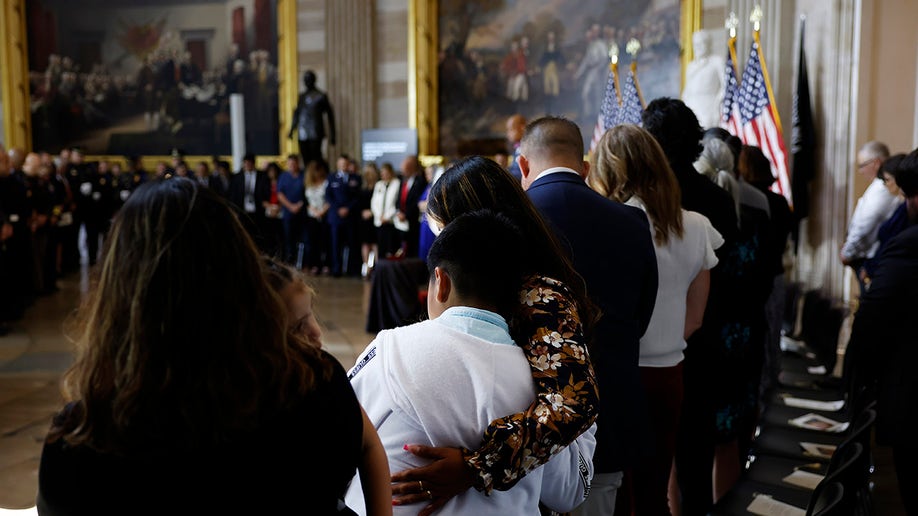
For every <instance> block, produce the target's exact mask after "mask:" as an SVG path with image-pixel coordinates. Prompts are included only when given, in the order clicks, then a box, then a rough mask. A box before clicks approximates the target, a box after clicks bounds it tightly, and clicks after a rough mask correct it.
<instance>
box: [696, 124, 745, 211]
mask: <svg viewBox="0 0 918 516" xmlns="http://www.w3.org/2000/svg"><path fill="white" fill-rule="evenodd" d="M733 167H734V160H733V151H732V150H730V146H729V145H727V143H726V142H724V141H723V140H719V139H717V138H705V140H704V149H702V151H701V155H700V156H698V159H697V160H695V170H697V171H698V173H699V174H702V175H704V176H706V177H707V178H708V179H710V180H711V181H714V182H715V183H716V184H717V186H719V187H721V188H723V189H724V190H726V191H727V193H729V194H730V197H733V206H734V209H735V210H736V218H737V220H739V215H740V186H739V182H738V181H737V180H736V176H735V175H734V174H733Z"/></svg>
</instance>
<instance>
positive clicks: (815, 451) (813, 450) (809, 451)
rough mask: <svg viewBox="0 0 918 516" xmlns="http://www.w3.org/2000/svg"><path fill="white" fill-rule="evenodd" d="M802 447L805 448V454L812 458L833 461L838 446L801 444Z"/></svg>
mask: <svg viewBox="0 0 918 516" xmlns="http://www.w3.org/2000/svg"><path fill="white" fill-rule="evenodd" d="M800 447H801V448H803V453H804V454H806V455H809V456H810V457H816V458H819V459H831V458H832V455H833V454H834V453H835V448H837V446H834V445H831V444H819V443H808V442H802V443H800Z"/></svg>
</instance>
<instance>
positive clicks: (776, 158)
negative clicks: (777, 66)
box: [739, 30, 793, 206]
mask: <svg viewBox="0 0 918 516" xmlns="http://www.w3.org/2000/svg"><path fill="white" fill-rule="evenodd" d="M739 110H740V116H741V118H742V124H743V125H742V132H741V134H740V135H739V136H740V139H742V140H743V143H745V144H746V145H754V146H757V147H760V148H761V149H762V152H763V153H764V154H765V156H766V157H767V158H768V161H770V162H771V172H772V174H773V175H774V176H775V178H776V179H777V181H775V183H774V184H773V185H772V187H771V189H772V190H773V191H775V192H776V193H779V194H781V195H783V196H784V197H785V198H786V199H787V202H788V204H790V205H791V206H793V200H792V195H791V185H790V175H789V174H788V169H787V150H786V147H785V146H784V137H783V136H782V134H781V120H780V118H779V117H778V111H777V108H776V106H775V101H774V92H773V91H772V89H771V82H770V81H769V78H768V70H767V68H766V67H765V59H764V57H763V56H762V53H761V44H760V41H759V32H758V30H756V31H755V32H754V33H753V40H752V49H751V50H750V52H749V60H748V61H747V62H746V69H745V70H744V71H743V77H742V83H741V86H740V97H739Z"/></svg>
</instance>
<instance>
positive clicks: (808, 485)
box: [781, 469, 826, 490]
mask: <svg viewBox="0 0 918 516" xmlns="http://www.w3.org/2000/svg"><path fill="white" fill-rule="evenodd" d="M824 478H826V477H825V476H823V475H817V474H816V473H810V472H809V471H802V470H799V469H798V470H795V471H794V472H793V473H791V474H790V475H787V476H786V477H784V478H782V479H781V480H782V481H784V482H787V483H788V484H791V485H795V486H797V487H802V488H804V489H809V490H813V489H816V486H818V485H819V483H820V482H822V479H824Z"/></svg>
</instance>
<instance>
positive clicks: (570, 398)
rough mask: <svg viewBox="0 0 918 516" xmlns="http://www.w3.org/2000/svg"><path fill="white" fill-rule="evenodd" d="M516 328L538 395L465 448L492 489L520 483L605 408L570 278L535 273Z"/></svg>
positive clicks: (480, 482) (483, 487) (483, 484)
mask: <svg viewBox="0 0 918 516" xmlns="http://www.w3.org/2000/svg"><path fill="white" fill-rule="evenodd" d="M510 327H511V333H512V334H513V338H514V340H515V341H516V343H517V344H518V345H519V346H520V347H521V348H523V351H524V352H525V354H526V358H527V359H528V360H529V366H530V367H531V368H532V378H533V381H534V382H535V385H536V400H535V401H534V402H533V403H532V405H530V406H529V408H528V409H527V410H526V412H521V413H518V414H513V415H510V416H506V417H502V418H500V419H496V420H494V421H492V422H491V424H490V425H489V426H488V429H487V430H486V431H485V435H484V439H483V442H482V446H481V448H479V449H478V450H475V451H468V450H463V453H464V458H465V460H466V463H467V464H468V465H469V466H470V467H471V468H472V469H473V470H474V471H475V473H476V481H475V488H476V489H478V490H479V491H483V492H485V493H490V492H491V490H492V489H497V490H498V491H505V490H507V489H510V488H511V487H513V486H514V485H515V484H516V483H517V482H518V481H519V480H520V479H521V478H523V477H524V476H526V474H527V473H529V472H530V471H532V470H534V469H535V468H537V467H539V466H541V465H542V464H544V463H546V462H547V461H548V460H549V459H550V458H551V457H552V455H554V454H555V453H557V452H559V451H561V450H562V449H563V448H564V447H566V446H567V445H568V444H570V443H571V442H573V441H574V439H576V438H577V437H578V436H579V435H580V434H582V433H583V432H584V431H586V430H587V429H589V428H590V426H591V425H592V424H593V422H594V421H595V420H596V416H597V415H598V411H599V393H598V388H597V385H596V376H595V374H594V373H593V366H592V365H591V364H590V358H589V355H588V353H587V346H586V343H585V342H584V336H583V326H582V325H581V323H580V318H579V316H578V313H577V307H576V306H575V304H574V301H573V297H572V295H571V292H570V290H568V288H567V287H566V286H565V285H564V284H563V283H561V282H560V281H557V280H554V279H551V278H546V277H541V276H532V277H530V278H528V279H527V280H526V282H525V283H524V285H523V289H522V291H521V293H520V307H519V310H518V312H517V314H516V315H515V317H514V318H513V320H512V321H511V323H510Z"/></svg>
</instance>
